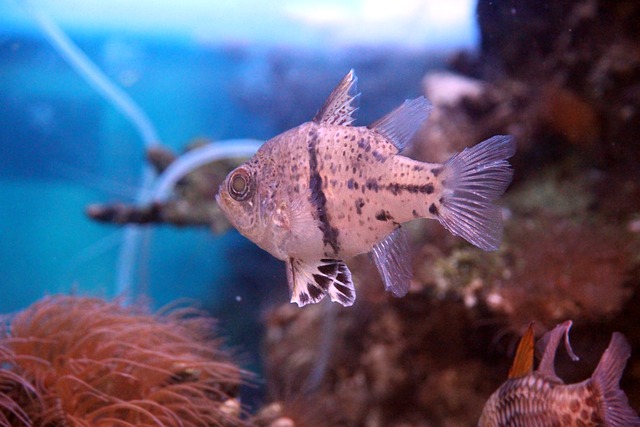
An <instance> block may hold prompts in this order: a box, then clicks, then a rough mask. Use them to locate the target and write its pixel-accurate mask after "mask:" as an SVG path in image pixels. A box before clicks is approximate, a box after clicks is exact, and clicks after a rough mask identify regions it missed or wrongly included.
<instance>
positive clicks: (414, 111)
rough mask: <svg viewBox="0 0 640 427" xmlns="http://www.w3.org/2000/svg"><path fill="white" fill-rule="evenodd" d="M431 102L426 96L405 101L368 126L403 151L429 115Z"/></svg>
mask: <svg viewBox="0 0 640 427" xmlns="http://www.w3.org/2000/svg"><path fill="white" fill-rule="evenodd" d="M430 111H431V104H429V101H427V100H426V99H425V98H424V96H421V97H418V98H416V99H411V100H407V101H405V102H404V103H403V104H402V105H401V106H399V107H398V108H396V109H395V110H393V111H392V112H390V113H389V114H387V115H386V116H384V117H382V118H380V119H378V120H377V121H375V122H374V123H372V124H370V125H369V126H367V127H368V128H369V129H371V130H374V131H376V132H377V133H379V134H380V135H382V136H384V137H385V138H386V139H388V140H389V141H390V142H391V143H392V144H393V145H394V146H395V147H396V148H397V149H398V152H400V151H402V150H403V149H404V148H405V147H406V146H407V145H408V144H409V141H411V138H413V135H415V133H416V132H417V131H418V129H419V128H420V125H421V124H422V122H424V121H425V119H426V118H427V117H428V116H429V112H430Z"/></svg>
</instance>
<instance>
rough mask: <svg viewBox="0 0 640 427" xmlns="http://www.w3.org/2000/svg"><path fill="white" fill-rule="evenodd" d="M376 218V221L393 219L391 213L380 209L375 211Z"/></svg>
mask: <svg viewBox="0 0 640 427" xmlns="http://www.w3.org/2000/svg"><path fill="white" fill-rule="evenodd" d="M376 219H377V220H378V221H388V220H390V219H393V217H392V216H391V214H389V211H385V210H381V211H378V212H376Z"/></svg>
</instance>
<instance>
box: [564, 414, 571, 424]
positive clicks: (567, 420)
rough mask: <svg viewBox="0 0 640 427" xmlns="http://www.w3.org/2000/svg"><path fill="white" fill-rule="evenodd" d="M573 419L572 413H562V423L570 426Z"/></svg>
mask: <svg viewBox="0 0 640 427" xmlns="http://www.w3.org/2000/svg"><path fill="white" fill-rule="evenodd" d="M572 421H573V419H572V418H571V415H570V414H562V425H565V426H570V425H571V423H572Z"/></svg>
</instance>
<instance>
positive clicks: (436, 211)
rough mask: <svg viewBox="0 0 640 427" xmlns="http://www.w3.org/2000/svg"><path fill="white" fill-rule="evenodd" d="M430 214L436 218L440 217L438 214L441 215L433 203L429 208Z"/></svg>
mask: <svg viewBox="0 0 640 427" xmlns="http://www.w3.org/2000/svg"><path fill="white" fill-rule="evenodd" d="M414 212H415V211H414ZM429 213H430V214H431V215H435V216H438V214H439V213H440V212H439V211H438V207H437V206H436V204H435V203H431V206H429Z"/></svg>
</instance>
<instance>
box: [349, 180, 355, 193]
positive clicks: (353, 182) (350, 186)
mask: <svg viewBox="0 0 640 427" xmlns="http://www.w3.org/2000/svg"><path fill="white" fill-rule="evenodd" d="M354 184H355V181H354V180H353V178H349V180H348V181H347V188H348V189H349V190H353V185H354Z"/></svg>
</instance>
